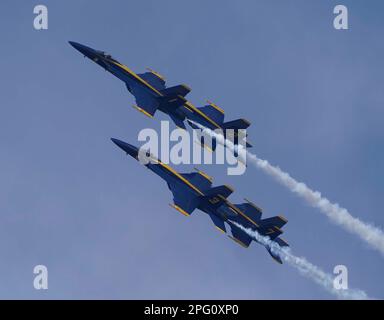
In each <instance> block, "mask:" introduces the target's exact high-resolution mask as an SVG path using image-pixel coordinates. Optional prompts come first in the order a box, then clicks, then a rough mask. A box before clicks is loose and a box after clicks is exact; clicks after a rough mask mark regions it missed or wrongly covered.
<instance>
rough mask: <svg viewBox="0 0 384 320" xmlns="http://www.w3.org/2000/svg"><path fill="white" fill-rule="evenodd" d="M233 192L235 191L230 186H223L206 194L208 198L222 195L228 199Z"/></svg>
mask: <svg viewBox="0 0 384 320" xmlns="http://www.w3.org/2000/svg"><path fill="white" fill-rule="evenodd" d="M232 192H233V189H232V188H231V187H230V186H228V185H223V186H218V187H214V188H211V189H210V190H208V192H206V195H207V196H212V195H221V196H222V197H224V198H225V199H226V198H228V197H229V196H230V195H231V194H232Z"/></svg>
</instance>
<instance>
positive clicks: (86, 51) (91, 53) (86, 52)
mask: <svg viewBox="0 0 384 320" xmlns="http://www.w3.org/2000/svg"><path fill="white" fill-rule="evenodd" d="M68 43H69V44H70V45H71V46H72V47H74V48H75V49H76V50H77V51H79V52H81V53H82V54H83V55H84V56H87V57H88V58H90V59H94V58H95V56H96V55H97V51H96V50H95V49H92V48H90V47H87V46H85V45H83V44H81V43H78V42H74V41H68Z"/></svg>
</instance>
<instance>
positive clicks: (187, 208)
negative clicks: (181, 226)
mask: <svg viewBox="0 0 384 320" xmlns="http://www.w3.org/2000/svg"><path fill="white" fill-rule="evenodd" d="M168 187H169V189H170V190H171V191H172V194H173V203H174V204H173V205H171V207H172V208H174V209H176V210H177V211H179V212H180V213H182V214H183V215H185V216H189V215H190V214H191V213H192V212H193V211H194V210H195V209H196V208H197V207H198V205H199V198H198V197H197V196H195V195H193V194H192V193H190V192H188V191H186V190H185V189H183V188H180V186H179V185H176V184H168Z"/></svg>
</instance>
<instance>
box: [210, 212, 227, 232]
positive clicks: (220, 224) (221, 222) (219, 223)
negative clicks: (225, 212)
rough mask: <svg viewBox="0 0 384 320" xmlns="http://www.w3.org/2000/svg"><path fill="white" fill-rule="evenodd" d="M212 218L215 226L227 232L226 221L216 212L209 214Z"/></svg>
mask: <svg viewBox="0 0 384 320" xmlns="http://www.w3.org/2000/svg"><path fill="white" fill-rule="evenodd" d="M209 216H210V217H211V219H212V222H213V223H214V225H215V227H216V228H217V229H219V230H220V231H221V232H223V233H226V231H227V230H226V228H225V223H224V220H222V219H220V218H219V217H218V216H217V215H215V214H210V215H209Z"/></svg>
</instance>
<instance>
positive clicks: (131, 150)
mask: <svg viewBox="0 0 384 320" xmlns="http://www.w3.org/2000/svg"><path fill="white" fill-rule="evenodd" d="M111 140H112V142H113V143H114V144H115V145H117V146H118V147H119V148H120V149H122V150H124V151H125V152H126V153H127V154H129V155H130V156H132V157H133V158H137V155H138V154H139V149H138V148H136V147H135V146H133V145H131V144H129V143H126V142H124V141H121V140H118V139H114V138H111Z"/></svg>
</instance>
